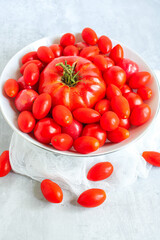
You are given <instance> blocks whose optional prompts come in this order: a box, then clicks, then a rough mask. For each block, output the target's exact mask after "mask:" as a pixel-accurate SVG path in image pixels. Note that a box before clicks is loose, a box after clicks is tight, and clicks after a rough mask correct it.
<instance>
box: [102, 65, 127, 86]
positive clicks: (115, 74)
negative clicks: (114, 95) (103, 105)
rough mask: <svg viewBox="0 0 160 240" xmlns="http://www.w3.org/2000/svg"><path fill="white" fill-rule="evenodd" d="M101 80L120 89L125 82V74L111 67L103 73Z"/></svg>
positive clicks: (115, 67) (121, 70)
mask: <svg viewBox="0 0 160 240" xmlns="http://www.w3.org/2000/svg"><path fill="white" fill-rule="evenodd" d="M103 78H104V80H105V82H106V83H107V84H114V85H116V86H117V87H119V88H120V87H122V86H123V85H124V84H125V82H126V73H125V71H124V70H123V69H122V68H120V67H118V66H113V67H111V68H109V69H108V70H107V71H105V72H104V73H103Z"/></svg>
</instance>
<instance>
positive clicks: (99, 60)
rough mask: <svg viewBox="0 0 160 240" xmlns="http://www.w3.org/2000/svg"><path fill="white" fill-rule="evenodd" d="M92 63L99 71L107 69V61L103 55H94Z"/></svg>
mask: <svg viewBox="0 0 160 240" xmlns="http://www.w3.org/2000/svg"><path fill="white" fill-rule="evenodd" d="M93 63H94V64H95V65H96V66H97V67H98V68H99V70H100V71H105V70H106V69H107V68H108V61H107V59H106V58H104V56H103V55H96V56H95V57H94V58H93Z"/></svg>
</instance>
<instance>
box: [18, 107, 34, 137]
mask: <svg viewBox="0 0 160 240" xmlns="http://www.w3.org/2000/svg"><path fill="white" fill-rule="evenodd" d="M35 124H36V120H35V118H34V117H33V115H32V113H31V112H29V111H23V112H21V113H20V114H19V116H18V126H19V129H20V130H21V131H22V132H25V133H29V132H32V130H33V129H34V126H35Z"/></svg>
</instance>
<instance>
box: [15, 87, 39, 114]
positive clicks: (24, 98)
mask: <svg viewBox="0 0 160 240" xmlns="http://www.w3.org/2000/svg"><path fill="white" fill-rule="evenodd" d="M37 97H38V93H37V92H36V91H34V90H32V89H24V90H21V91H20V92H19V93H18V95H17V96H16V98H15V106H16V108H17V110H18V111H19V112H22V111H25V110H27V111H31V110H32V105H33V102H34V100H35V99H36V98H37Z"/></svg>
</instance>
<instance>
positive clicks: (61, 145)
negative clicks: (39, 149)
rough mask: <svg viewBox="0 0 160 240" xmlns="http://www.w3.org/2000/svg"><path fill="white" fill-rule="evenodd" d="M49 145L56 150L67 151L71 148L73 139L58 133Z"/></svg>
mask: <svg viewBox="0 0 160 240" xmlns="http://www.w3.org/2000/svg"><path fill="white" fill-rule="evenodd" d="M51 143H52V145H53V147H54V148H56V149H57V150H60V151H67V150H69V149H70V148H71V147H72V145H73V139H72V137H71V136H70V135H68V134H66V133H59V134H56V135H54V136H53V137H52V139H51Z"/></svg>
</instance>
